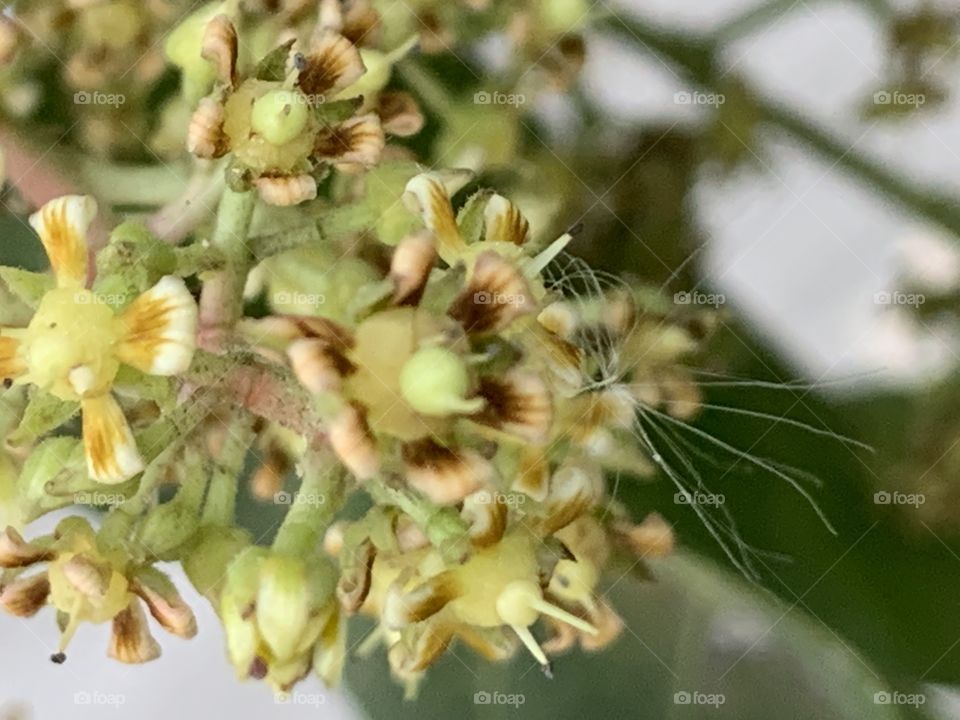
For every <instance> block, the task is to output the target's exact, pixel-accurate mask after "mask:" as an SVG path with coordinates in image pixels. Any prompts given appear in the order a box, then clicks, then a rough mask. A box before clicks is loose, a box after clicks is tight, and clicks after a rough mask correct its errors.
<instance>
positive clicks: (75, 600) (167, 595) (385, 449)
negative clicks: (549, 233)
mask: <svg viewBox="0 0 960 720" xmlns="http://www.w3.org/2000/svg"><path fill="white" fill-rule="evenodd" d="M80 5H83V9H82V10H79V9H78V13H77V14H78V15H83V14H84V13H86V12H92V11H93V10H92V8H94V7H99V4H97V3H81V4H77V7H78V8H79V6H80ZM88 5H89V6H90V7H89V8H88V7H87V6H88ZM124 5H125V7H126V4H124ZM306 5H311V4H303V3H257V2H244V3H238V2H223V3H210V4H207V5H204V6H202V7H199V8H196V9H195V10H194V11H192V12H191V14H190V15H189V16H187V17H186V18H183V19H182V21H181V22H179V24H178V26H177V27H175V28H170V30H171V32H169V33H168V34H167V35H166V36H165V37H166V40H165V42H164V46H165V48H164V49H165V53H166V55H167V57H168V59H169V60H170V61H171V63H172V64H173V65H174V66H175V67H176V68H177V69H178V71H179V73H180V80H181V83H180V91H179V93H178V94H177V97H176V98H175V99H172V100H170V106H169V107H168V108H167V109H166V110H165V111H164V113H163V115H164V119H163V120H162V121H161V123H160V124H161V126H162V129H163V131H164V134H165V135H166V140H167V141H169V140H170V138H173V140H174V142H172V143H169V144H168V148H178V149H179V150H180V151H182V153H183V155H185V157H184V156H183V155H182V156H181V157H182V159H183V160H184V161H185V162H190V163H193V164H194V165H193V169H188V170H187V171H186V172H185V173H184V177H188V176H189V177H190V180H188V181H185V182H186V183H187V188H186V190H185V194H184V195H183V196H182V197H179V198H178V199H177V200H176V201H175V202H173V203H171V204H168V205H165V207H163V209H162V210H160V211H159V212H157V213H155V214H154V215H152V216H151V217H150V219H149V220H148V222H147V223H146V224H145V225H141V224H140V223H138V222H136V221H128V222H125V223H122V224H120V225H119V226H118V227H116V228H115V229H114V230H113V231H112V232H111V234H110V239H109V242H108V243H107V244H106V246H105V247H104V248H103V249H102V250H100V251H99V252H97V253H95V255H96V256H95V257H90V253H89V247H90V245H89V244H88V242H87V235H88V231H89V227H90V225H91V223H92V221H93V218H94V215H95V213H96V203H95V201H94V200H93V199H92V198H91V197H88V196H80V195H71V196H65V197H61V198H58V199H55V200H52V201H50V202H49V203H47V204H45V205H44V206H43V207H41V208H40V209H39V210H38V211H37V212H36V213H35V214H33V215H32V216H31V217H30V225H31V226H32V227H33V229H34V230H35V231H36V233H37V235H38V236H39V240H40V242H41V243H42V245H43V247H44V249H45V250H46V253H47V256H48V258H49V261H50V266H51V270H52V273H50V274H46V273H30V272H26V271H23V270H18V269H15V268H0V279H2V281H3V286H4V292H5V293H8V294H9V296H10V298H11V301H10V303H9V304H10V305H11V307H10V308H9V309H8V308H4V314H3V318H4V320H5V322H7V319H8V318H9V322H8V324H9V325H10V326H11V327H4V328H3V329H2V330H0V377H2V378H3V379H4V381H5V382H6V385H7V387H6V388H5V389H4V394H3V397H2V403H3V405H2V408H0V434H2V437H3V439H4V440H5V442H4V443H3V444H2V446H0V521H2V528H0V529H3V533H2V534H0V568H3V572H2V574H0V606H2V607H3V608H4V609H5V610H7V611H8V612H10V613H12V614H14V615H18V616H22V617H26V616H30V615H33V614H34V613H36V612H37V611H38V610H39V609H40V608H41V607H43V606H44V605H46V604H50V605H53V606H54V607H55V608H56V609H57V620H58V625H59V627H60V631H61V647H60V653H59V654H58V655H57V656H55V658H54V659H55V660H57V661H58V662H62V661H63V659H64V656H63V654H62V653H63V651H64V649H65V648H66V647H67V644H68V643H69V641H70V639H71V638H72V636H73V635H74V633H75V632H77V630H78V627H80V625H81V624H82V623H86V622H90V623H105V622H110V623H111V624H112V628H113V634H112V639H111V644H110V650H109V653H110V655H111V656H112V657H115V658H117V659H119V660H121V661H124V662H145V661H148V660H151V659H153V658H155V657H157V656H158V655H159V652H160V648H159V645H158V644H157V643H156V641H155V640H154V639H153V637H152V635H151V634H150V630H149V626H148V623H147V621H146V615H145V611H148V612H149V613H150V614H151V615H152V616H153V617H154V618H155V619H156V620H157V622H159V623H160V625H161V626H162V627H164V628H165V629H166V630H168V631H169V632H171V633H173V634H175V635H178V636H181V637H190V636H192V635H193V634H194V633H195V632H196V622H195V620H194V616H193V614H192V612H191V611H190V609H189V608H188V607H186V605H185V604H184V602H183V600H182V598H181V597H180V595H179V594H178V593H177V591H176V589H175V588H174V587H173V583H172V581H171V580H170V578H168V577H167V576H166V575H165V574H163V573H161V572H160V571H159V570H157V569H156V567H155V563H156V562H157V561H159V560H162V561H170V562H179V563H180V564H181V566H182V568H183V570H184V572H185V574H186V576H187V578H188V579H189V581H190V582H191V583H192V584H193V585H194V587H195V588H196V589H197V590H198V591H199V592H200V593H201V594H202V595H203V596H204V597H205V598H206V599H207V600H208V601H209V602H210V603H211V605H212V606H213V607H214V609H215V610H216V612H217V616H218V617H219V619H220V621H221V623H222V624H223V627H224V631H225V640H226V650H227V656H228V658H229V660H230V663H231V664H232V666H233V668H234V670H235V671H236V674H237V676H238V678H240V679H244V680H245V679H250V678H254V679H262V680H265V681H266V682H267V683H268V684H269V685H270V686H271V687H272V688H274V689H275V690H276V691H278V692H287V691H289V690H290V689H291V688H293V687H294V686H295V685H296V683H298V682H299V681H301V680H302V679H304V678H306V677H308V676H310V675H311V674H315V675H317V676H319V677H320V678H321V679H322V680H323V681H324V682H326V683H327V684H335V683H336V682H338V681H339V679H340V676H341V674H342V671H343V667H344V663H345V662H346V660H347V657H346V656H347V647H348V634H349V630H350V628H349V625H350V622H349V620H350V617H351V616H352V615H355V614H361V615H364V616H367V617H369V618H372V619H373V620H374V621H375V623H376V627H377V629H376V631H375V633H374V636H373V637H374V640H373V642H374V643H377V644H382V645H384V646H385V648H386V653H387V657H388V659H389V663H390V667H391V671H392V673H393V675H394V676H395V677H396V678H397V679H398V680H399V681H400V682H402V683H403V684H404V685H405V687H406V689H407V692H408V694H409V695H411V696H412V695H413V694H414V693H415V692H416V688H417V685H418V683H419V682H420V680H421V679H422V678H423V676H424V674H425V673H426V671H427V670H428V668H429V667H430V666H431V665H432V664H433V663H434V662H435V661H436V660H437V659H438V658H440V657H441V656H442V655H443V653H444V651H445V650H446V649H447V648H448V647H450V646H451V645H453V644H454V643H461V644H463V645H465V646H467V647H469V648H471V649H472V650H473V651H475V652H477V653H479V654H480V655H481V656H482V657H483V658H486V659H488V660H489V661H491V662H496V661H504V660H506V659H508V658H510V657H512V656H514V655H515V654H516V653H517V652H525V653H529V655H530V656H531V657H533V658H534V659H535V661H536V662H537V663H539V664H540V665H541V666H542V667H543V668H544V669H545V670H550V668H551V667H552V665H551V663H552V657H553V656H554V655H559V654H561V653H562V652H564V651H566V650H567V649H569V648H570V647H572V646H574V645H576V644H579V645H580V646H582V647H583V648H585V649H588V650H600V649H602V648H604V647H606V646H607V645H609V644H610V643H611V642H614V641H615V640H616V638H617V637H618V635H619V634H620V631H621V630H622V621H621V620H620V618H619V616H618V615H617V613H616V611H615V610H614V609H613V608H612V607H611V606H610V604H609V603H608V602H607V601H606V600H605V599H604V597H603V587H604V576H605V571H606V570H607V569H608V568H610V567H611V566H613V565H614V564H615V563H617V562H621V561H622V562H624V563H626V566H627V567H632V566H634V565H636V564H637V563H638V562H639V561H640V560H642V558H643V557H645V556H655V555H661V554H665V553H667V552H669V551H670V549H671V548H672V544H673V537H672V533H671V531H670V528H669V526H668V525H666V523H665V522H664V521H663V520H662V519H660V518H659V517H658V516H650V517H648V519H647V520H645V521H644V522H643V523H641V524H639V525H636V524H634V523H633V522H632V521H631V519H630V518H629V516H628V515H627V513H626V511H625V510H624V509H623V508H622V507H621V506H620V505H619V504H618V503H617V502H616V500H615V498H611V497H610V496H609V495H608V493H607V489H606V485H605V478H604V475H605V472H606V471H608V470H615V471H626V472H630V473H648V472H649V471H650V468H651V462H652V461H653V460H652V458H651V457H649V456H648V454H647V452H646V450H648V449H649V448H643V447H641V444H640V443H638V442H637V438H636V434H637V426H636V414H637V412H638V409H640V408H648V409H650V410H651V411H656V412H663V413H665V414H667V415H668V416H669V417H671V418H687V417H690V416H691V415H692V413H693V412H695V411H696V409H697V408H698V407H699V397H698V394H697V388H696V386H695V384H694V383H693V381H692V379H691V377H690V376H689V374H687V373H686V371H684V370H683V369H681V368H680V367H679V365H680V362H681V361H682V360H683V359H684V358H685V357H686V355H687V354H688V353H690V352H692V351H693V350H694V349H696V347H697V346H698V337H697V336H698V333H696V332H694V331H692V330H691V329H690V328H687V327H681V326H679V325H678V324H677V323H674V322H672V321H670V320H669V319H668V318H666V317H665V316H664V315H663V314H661V313H659V312H655V311H653V310H652V309H651V306H650V304H649V303H647V304H644V303H643V302H641V301H640V299H639V298H640V293H639V292H638V293H634V292H633V290H631V289H622V290H619V291H611V292H602V291H596V292H594V291H593V288H590V289H589V292H588V293H587V294H586V295H585V294H584V292H583V289H582V288H577V287H573V284H574V282H573V281H580V280H583V281H587V282H588V283H589V282H590V281H592V280H594V279H595V278H594V277H593V276H592V275H591V274H590V273H589V269H580V266H576V267H577V268H578V270H577V272H576V273H574V275H575V277H574V278H573V281H571V278H570V277H568V276H567V275H566V274H565V273H564V272H563V270H560V271H558V270H557V267H558V265H560V264H561V263H562V262H567V261H566V260H564V253H565V251H566V248H567V246H568V244H569V243H570V241H571V240H572V237H573V235H574V234H576V233H577V232H578V231H579V229H571V230H570V231H569V232H564V233H560V234H559V237H551V238H546V239H544V238H543V233H544V232H546V229H545V228H546V225H547V223H543V222H537V221H536V217H535V216H534V215H528V214H525V213H524V212H522V211H521V204H522V203H521V202H519V201H517V202H515V201H513V200H511V199H509V198H508V197H507V196H506V195H502V194H500V193H498V192H496V191H494V190H492V189H488V188H486V187H479V188H478V187H477V186H476V184H477V183H476V177H475V176H474V174H473V173H471V172H470V171H467V170H463V169H445V168H443V167H437V168H433V169H428V168H427V166H426V164H423V163H420V162H417V161H416V158H415V153H414V150H412V149H411V147H408V146H403V145H400V144H398V143H396V140H395V139H396V138H402V137H406V136H408V135H411V134H413V133H415V132H417V131H418V130H419V129H420V127H421V126H422V125H423V124H424V121H425V118H424V116H423V114H422V113H421V111H420V109H419V103H418V100H419V98H415V97H414V96H413V95H411V94H409V93H407V92H405V91H404V90H402V89H398V87H397V86H396V85H395V84H394V83H393V75H394V72H393V71H394V67H395V66H397V65H399V64H403V63H405V62H408V61H409V60H410V57H409V56H410V55H411V54H412V53H414V52H416V49H415V46H417V44H418V43H419V45H420V49H421V50H426V51H433V50H436V49H437V43H438V42H441V41H444V39H447V38H452V37H455V36H456V35H458V34H461V33H463V34H464V35H468V34H469V33H470V32H471V28H470V27H467V26H464V27H462V28H461V27H460V26H459V25H458V23H457V22H456V21H457V19H458V18H461V17H463V11H464V8H465V7H466V5H465V4H463V3H449V2H444V3H439V2H437V3H434V2H422V3H417V4H416V10H415V11H414V10H411V9H410V8H406V9H404V10H400V9H393V10H391V9H390V7H389V4H384V3H379V2H373V1H370V2H367V1H366V0H355V1H354V2H348V3H341V2H336V1H334V0H324V1H323V2H320V3H316V4H314V5H316V7H315V8H314V7H312V5H311V7H310V8H307V7H306ZM400 5H403V3H400ZM583 5H584V4H582V3H562V2H561V3H520V4H518V5H517V6H516V7H513V6H511V7H507V6H501V5H500V4H498V3H489V4H487V3H471V4H470V10H469V12H470V13H471V15H470V17H471V18H472V19H473V20H475V21H476V24H477V27H478V28H479V27H480V26H481V25H482V26H483V27H484V28H488V27H494V26H498V25H497V22H500V23H501V24H504V23H506V24H508V25H509V30H510V34H511V38H512V40H513V42H514V43H515V45H516V46H517V47H518V48H522V49H523V52H524V53H531V54H534V55H535V54H536V53H537V52H538V51H539V50H541V49H543V47H544V46H545V45H546V46H550V43H551V41H552V40H553V39H555V38H556V37H557V36H565V34H566V33H569V32H570V31H572V30H576V29H577V28H578V27H579V26H580V24H581V22H582V20H583V17H584V16H585V15H586V14H587V9H588V8H586V7H583ZM71 17H72V16H71ZM121 19H122V18H121ZM121 24H123V23H121ZM138 27H140V26H138ZM471 27H472V25H471ZM150 28H152V25H145V26H143V27H142V28H141V29H142V30H144V33H145V35H140V34H138V35H137V37H138V38H141V39H145V38H149V37H152V36H151V35H150V33H149V32H147V30H149V29H150ZM425 28H426V29H425ZM128 29H129V28H128ZM474 30H475V29H474ZM476 32H477V34H480V31H479V30H476ZM241 37H242V38H243V40H244V42H241ZM104 41H106V40H104ZM241 48H244V52H241V51H240V50H241ZM576 49H577V44H576V43H574V44H573V46H570V45H567V44H565V45H564V48H561V50H562V53H561V55H562V57H563V58H567V59H568V60H571V64H572V65H576V62H575V59H576V55H577V53H576ZM115 50H116V48H115ZM561 59H562V58H561V57H559V56H555V55H554V54H553V53H547V55H545V56H544V58H543V60H544V62H543V63H541V66H542V67H541V70H543V71H545V72H550V73H552V77H553V79H554V80H555V81H556V84H558V85H559V84H563V82H562V81H563V80H564V79H569V78H568V74H567V71H568V70H569V69H570V68H569V67H567V66H566V65H564V64H563V63H561V62H560V60H561ZM551 63H552V64H551ZM418 72H420V73H421V74H422V70H420V71H415V72H413V73H412V74H411V76H412V77H417V76H418ZM411 84H413V85H414V86H416V85H417V83H416V82H414V83H411ZM420 84H421V85H423V83H420ZM435 90H436V89H435ZM431 101H432V102H433V103H434V104H437V105H442V103H440V102H439V101H438V94H437V92H434V97H433V98H432V100H431ZM168 111H169V113H168ZM171 152H173V150H171ZM468 187H469V188H470V192H469V193H462V192H461V191H463V190H464V189H465V188H468ZM137 190H138V192H137V193H136V194H137V195H139V194H140V191H143V192H146V191H147V189H146V188H137ZM165 194H166V193H165ZM133 195H134V194H133V193H131V196H133ZM194 199H195V200H196V203H194V205H196V204H204V205H207V204H209V205H210V207H209V208H204V209H200V210H198V209H197V208H196V207H190V204H191V203H193V201H194ZM213 199H216V200H217V202H216V203H214V202H212V200H213ZM188 200H189V201H190V202H188ZM208 201H211V202H209V203H208ZM164 202H166V200H164ZM159 204H160V203H157V205H159ZM211 217H212V219H211ZM181 220H182V223H181ZM208 220H209V222H208ZM553 220H555V218H551V221H553ZM148 228H150V229H153V230H155V231H157V235H154V234H153V233H152V232H151V230H150V229H148ZM177 245H182V247H177ZM570 262H572V261H570ZM4 297H5V296H4ZM5 304H6V303H5ZM7 310H9V312H8V311H7ZM21 320H22V322H20V321H21ZM701 330H702V328H701ZM701 334H702V333H701ZM78 412H79V413H80V415H81V425H80V427H79V428H77V427H76V426H75V425H73V424H71V423H72V420H73V418H74V417H75V416H76V415H77V413H78ZM293 476H295V479H293ZM248 480H249V482H250V487H251V490H252V493H251V494H252V495H253V497H254V498H255V499H254V500H253V501H251V502H255V501H258V500H259V501H264V500H270V499H272V500H273V501H274V502H275V503H276V504H278V505H279V504H285V505H287V508H286V515H285V518H284V520H283V522H282V524H281V525H280V527H279V530H278V531H277V533H276V536H275V538H274V539H273V541H272V543H271V544H269V545H264V544H261V543H262V542H263V541H262V539H261V540H259V541H255V540H254V534H253V533H252V532H251V531H250V530H248V529H247V528H244V527H241V526H240V525H239V524H238V516H242V515H243V513H238V512H237V506H238V503H239V502H241V499H240V498H241V493H240V489H241V488H243V487H244V485H243V484H242V483H243V482H245V481H248ZM288 487H295V490H293V491H292V492H286V491H285V490H286V488H288ZM243 501H246V499H245V498H244V500H243ZM71 505H76V506H96V507H98V508H102V509H104V510H105V512H104V514H103V516H102V519H101V522H100V524H99V529H94V527H93V526H92V525H91V524H90V523H89V522H87V521H86V520H83V519H80V518H79V517H68V518H67V519H65V520H63V521H62V522H61V523H60V524H59V525H58V526H57V529H56V531H55V532H54V533H53V534H52V535H50V536H47V537H41V538H37V539H36V540H34V541H32V542H28V541H26V540H24V539H23V536H22V535H21V534H20V533H21V530H23V528H24V526H25V525H27V524H28V523H29V522H30V521H32V520H33V519H35V518H37V517H39V516H41V515H42V514H44V513H45V512H49V511H51V510H53V509H60V508H64V507H67V506H71ZM365 644H366V645H367V646H368V649H369V646H371V643H365Z"/></svg>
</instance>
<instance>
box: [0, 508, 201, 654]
mask: <svg viewBox="0 0 960 720" xmlns="http://www.w3.org/2000/svg"><path fill="white" fill-rule="evenodd" d="M40 563H47V567H46V569H45V570H43V571H41V572H39V573H34V574H31V575H23V574H22V573H23V572H24V571H25V570H26V569H27V568H30V567H33V566H35V565H38V564H40ZM0 568H3V569H4V573H3V574H2V575H0V608H3V609H4V610H6V611H7V612H8V613H10V614H12V615H16V616H19V617H30V616H32V615H34V614H36V613H37V612H38V611H39V610H40V609H41V608H42V607H43V606H44V605H45V604H47V603H49V604H50V605H52V606H54V607H55V608H56V609H57V611H58V612H59V613H61V614H63V615H64V617H65V618H66V621H65V624H63V625H61V637H60V647H59V652H58V653H57V654H56V655H54V656H53V658H52V659H53V660H54V662H58V663H60V662H63V661H64V660H65V656H64V654H63V651H64V650H65V649H66V647H67V644H68V643H69V642H70V640H71V638H72V637H73V635H74V633H75V632H76V630H77V628H78V627H79V625H80V623H83V622H88V623H94V624H100V623H105V622H111V623H112V629H113V632H112V634H111V638H110V647H109V654H110V657H112V658H114V659H116V660H119V661H120V662H125V663H143V662H149V661H150V660H154V659H155V658H157V657H159V655H160V646H159V645H158V644H157V642H156V640H154V638H153V636H152V635H151V634H150V630H149V628H148V626H147V621H146V615H145V613H144V611H143V606H142V605H141V601H142V602H143V603H144V604H146V606H147V609H148V610H149V611H150V614H151V615H152V616H153V617H154V618H155V619H156V620H157V622H159V623H160V625H161V626H162V627H163V628H164V629H165V630H167V631H168V632H170V633H172V634H174V635H177V636H179V637H183V638H190V637H193V636H194V635H195V634H196V632H197V624H196V619H195V618H194V615H193V611H192V610H190V608H189V606H187V604H186V603H185V602H184V601H183V599H182V598H181V597H180V595H179V593H177V590H176V588H175V587H174V586H173V584H172V583H171V582H170V579H169V578H168V577H167V576H166V575H164V574H163V573H162V572H160V571H159V570H156V569H155V568H153V567H151V566H149V565H136V564H134V563H132V562H131V561H130V559H129V557H127V556H126V555H124V554H123V553H122V552H119V551H116V550H113V551H111V550H107V549H105V548H104V547H102V546H101V545H100V543H99V542H98V538H97V535H96V533H95V532H94V530H93V528H92V527H91V526H90V524H89V523H88V522H87V521H86V520H83V519H81V518H67V519H65V520H63V521H62V522H61V523H60V524H59V525H58V526H57V529H56V531H55V532H54V534H53V536H52V537H48V538H42V539H40V540H37V541H35V542H26V541H25V540H24V539H23V538H22V537H20V535H19V534H18V533H17V532H16V531H15V530H14V529H13V528H10V527H8V528H6V530H4V531H3V532H2V533H0Z"/></svg>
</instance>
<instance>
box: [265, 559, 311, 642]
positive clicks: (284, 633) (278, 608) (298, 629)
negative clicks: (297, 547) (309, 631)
mask: <svg viewBox="0 0 960 720" xmlns="http://www.w3.org/2000/svg"><path fill="white" fill-rule="evenodd" d="M310 600H311V598H310V589H309V587H308V585H307V577H306V568H305V566H304V564H303V562H302V561H300V560H298V559H297V558H293V557H284V556H282V555H274V556H271V557H269V558H266V559H265V560H264V561H263V564H262V565H261V566H260V588H259V592H258V593H257V625H258V627H259V629H260V634H261V636H262V637H263V641H264V642H265V643H266V644H267V647H269V648H270V650H271V651H272V652H273V654H274V656H275V657H277V658H281V659H287V658H290V657H291V656H293V655H294V654H295V651H296V650H297V646H298V645H299V643H300V641H301V639H302V637H303V634H304V630H305V629H306V627H307V622H308V621H309V620H310V609H311V608H310Z"/></svg>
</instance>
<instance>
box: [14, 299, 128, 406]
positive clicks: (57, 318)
mask: <svg viewBox="0 0 960 720" xmlns="http://www.w3.org/2000/svg"><path fill="white" fill-rule="evenodd" d="M117 339H118V333H117V327H116V322H115V318H114V314H113V311H112V310H111V309H110V308H109V307H108V306H107V305H105V304H103V303H100V302H98V301H97V298H96V296H95V295H94V294H93V293H91V292H90V291H89V290H83V289H75V288H58V289H56V290H51V291H50V292H48V293H47V294H46V295H45V296H44V298H43V300H42V302H41V303H40V307H39V309H38V310H37V313H36V315H34V316H33V320H31V321H30V326H29V327H28V328H27V332H26V335H25V337H24V358H25V360H26V363H27V367H28V371H29V380H30V382H32V383H34V384H36V385H38V386H39V387H42V388H45V389H46V390H48V391H49V392H51V393H52V394H53V395H56V396H57V397H58V398H60V399H61V400H79V399H80V398H82V397H84V396H95V395H99V394H101V393H103V392H106V391H107V390H108V389H109V388H110V385H111V383H112V382H113V379H114V377H116V375H117V370H118V369H119V368H120V363H119V361H118V360H117V359H116V357H115V355H114V345H115V343H116V342H117Z"/></svg>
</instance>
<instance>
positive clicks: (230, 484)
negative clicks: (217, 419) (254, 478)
mask: <svg viewBox="0 0 960 720" xmlns="http://www.w3.org/2000/svg"><path fill="white" fill-rule="evenodd" d="M226 427H227V435H226V439H225V440H224V443H223V449H222V450H221V451H220V456H219V457H218V458H217V461H216V463H214V466H213V473H212V474H211V477H210V489H209V491H208V492H207V503H206V505H205V506H204V508H203V524H204V525H221V526H223V527H230V526H231V525H233V522H234V517H235V515H236V508H237V488H238V487H239V484H240V474H241V473H242V472H243V464H244V461H245V460H246V457H247V450H249V449H250V444H251V443H252V442H253V438H254V432H253V416H252V415H250V414H249V413H246V412H243V411H238V412H237V413H236V414H235V415H234V418H233V422H228V423H227V425H226Z"/></svg>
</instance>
